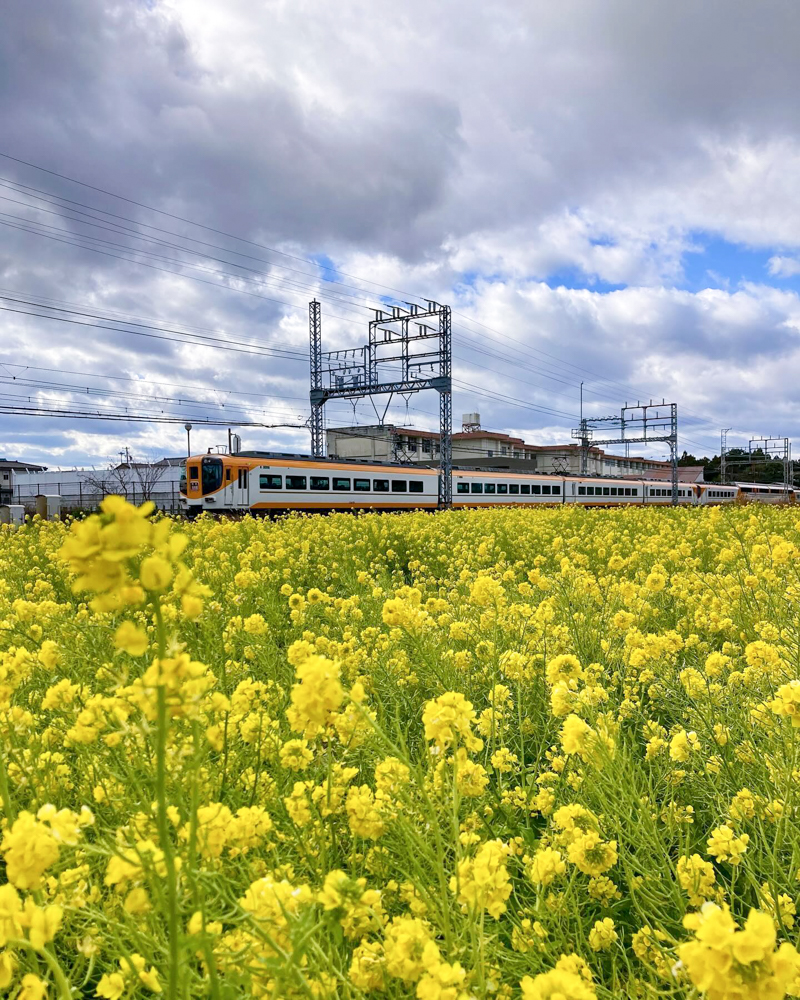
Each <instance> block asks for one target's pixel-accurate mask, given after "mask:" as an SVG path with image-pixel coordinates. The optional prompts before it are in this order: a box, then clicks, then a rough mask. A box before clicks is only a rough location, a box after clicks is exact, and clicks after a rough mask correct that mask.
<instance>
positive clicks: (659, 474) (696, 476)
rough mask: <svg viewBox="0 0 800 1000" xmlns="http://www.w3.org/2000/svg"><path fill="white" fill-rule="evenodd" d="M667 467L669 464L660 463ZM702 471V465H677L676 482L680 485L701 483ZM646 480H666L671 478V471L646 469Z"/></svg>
mask: <svg viewBox="0 0 800 1000" xmlns="http://www.w3.org/2000/svg"><path fill="white" fill-rule="evenodd" d="M660 464H664V465H667V466H669V462H665V463H660ZM704 471H705V470H704V469H703V466H702V465H679V466H678V480H679V481H680V482H682V483H702V482H703V472H704ZM647 478H648V479H659V480H666V479H671V478H672V470H671V469H670V468H666V469H648V472H647Z"/></svg>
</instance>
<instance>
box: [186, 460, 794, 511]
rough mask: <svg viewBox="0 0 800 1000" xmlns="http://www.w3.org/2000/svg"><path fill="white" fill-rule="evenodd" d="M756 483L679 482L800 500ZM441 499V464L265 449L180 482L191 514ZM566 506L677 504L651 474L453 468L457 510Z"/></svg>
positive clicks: (708, 492) (193, 464) (723, 497)
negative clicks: (322, 456) (648, 476)
mask: <svg viewBox="0 0 800 1000" xmlns="http://www.w3.org/2000/svg"><path fill="white" fill-rule="evenodd" d="M756 485H757V484H753V483H747V484H737V485H729V486H722V485H717V484H714V483H680V484H679V486H678V503H680V504H691V505H698V504H722V503H731V502H733V501H734V500H737V499H738V498H739V497H740V496H742V495H744V496H746V497H747V498H748V499H758V500H761V499H774V500H786V499H787V497H790V498H792V499H795V498H796V494H798V493H800V491H798V490H790V491H788V492H787V491H786V490H784V488H783V487H782V486H764V487H760V489H762V490H763V491H764V493H763V495H762V494H761V493H757V492H750V493H748V492H747V490H748V489H749V490H754V488H755V486H756ZM767 491H769V492H767ZM772 491H775V492H772ZM437 501H438V480H437V471H436V469H431V468H417V467H415V466H408V465H392V464H380V463H377V464H376V463H368V462H352V461H350V462H348V461H337V460H333V459H312V458H306V457H303V456H301V455H281V454H275V453H266V452H240V453H239V454H236V455H198V456H195V457H193V458H189V459H187V460H186V474H185V478H184V479H182V481H181V506H182V508H183V509H184V510H185V511H186V512H187V513H190V514H196V513H199V511H201V510H208V511H215V512H223V511H225V512H237V511H238V512H242V511H252V512H253V513H267V514H269V513H282V512H283V511H290V510H303V511H309V512H314V511H317V512H322V511H331V510H383V511H389V510H409V509H419V508H423V509H433V508H435V507H436V506H437ZM568 503H570V504H580V505H582V506H587V507H616V506H621V505H628V504H646V505H651V506H652V505H655V506H667V505H669V504H671V503H672V487H671V484H670V483H665V482H663V481H661V480H659V481H654V480H648V479H633V478H631V479H602V478H596V477H591V476H562V475H545V474H537V473H526V472H510V471H508V472H506V471H492V470H489V469H484V470H467V469H455V470H454V471H453V507H497V506H523V505H524V506H533V505H535V504H568Z"/></svg>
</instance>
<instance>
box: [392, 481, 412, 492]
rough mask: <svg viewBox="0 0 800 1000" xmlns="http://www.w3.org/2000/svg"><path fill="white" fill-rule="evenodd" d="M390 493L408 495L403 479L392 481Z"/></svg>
mask: <svg viewBox="0 0 800 1000" xmlns="http://www.w3.org/2000/svg"><path fill="white" fill-rule="evenodd" d="M392 493H408V483H406V481H405V479H393V480H392Z"/></svg>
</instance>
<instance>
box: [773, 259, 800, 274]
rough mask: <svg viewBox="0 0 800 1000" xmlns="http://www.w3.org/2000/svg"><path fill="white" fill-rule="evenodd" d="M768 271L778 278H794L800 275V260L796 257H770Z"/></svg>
mask: <svg viewBox="0 0 800 1000" xmlns="http://www.w3.org/2000/svg"><path fill="white" fill-rule="evenodd" d="M767 270H768V271H769V273H770V274H771V275H773V276H774V277H776V278H793V277H794V276H795V275H796V274H800V260H797V259H796V258H794V257H780V256H775V257H770V259H769V260H768V261H767Z"/></svg>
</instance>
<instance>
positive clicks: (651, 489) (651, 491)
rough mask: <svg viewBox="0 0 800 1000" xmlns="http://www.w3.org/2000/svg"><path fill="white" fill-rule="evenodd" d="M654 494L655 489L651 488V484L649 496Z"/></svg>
mask: <svg viewBox="0 0 800 1000" xmlns="http://www.w3.org/2000/svg"><path fill="white" fill-rule="evenodd" d="M655 495H656V491H655V490H654V489H653V487H652V486H651V487H650V496H651V497H654V496H655Z"/></svg>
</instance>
